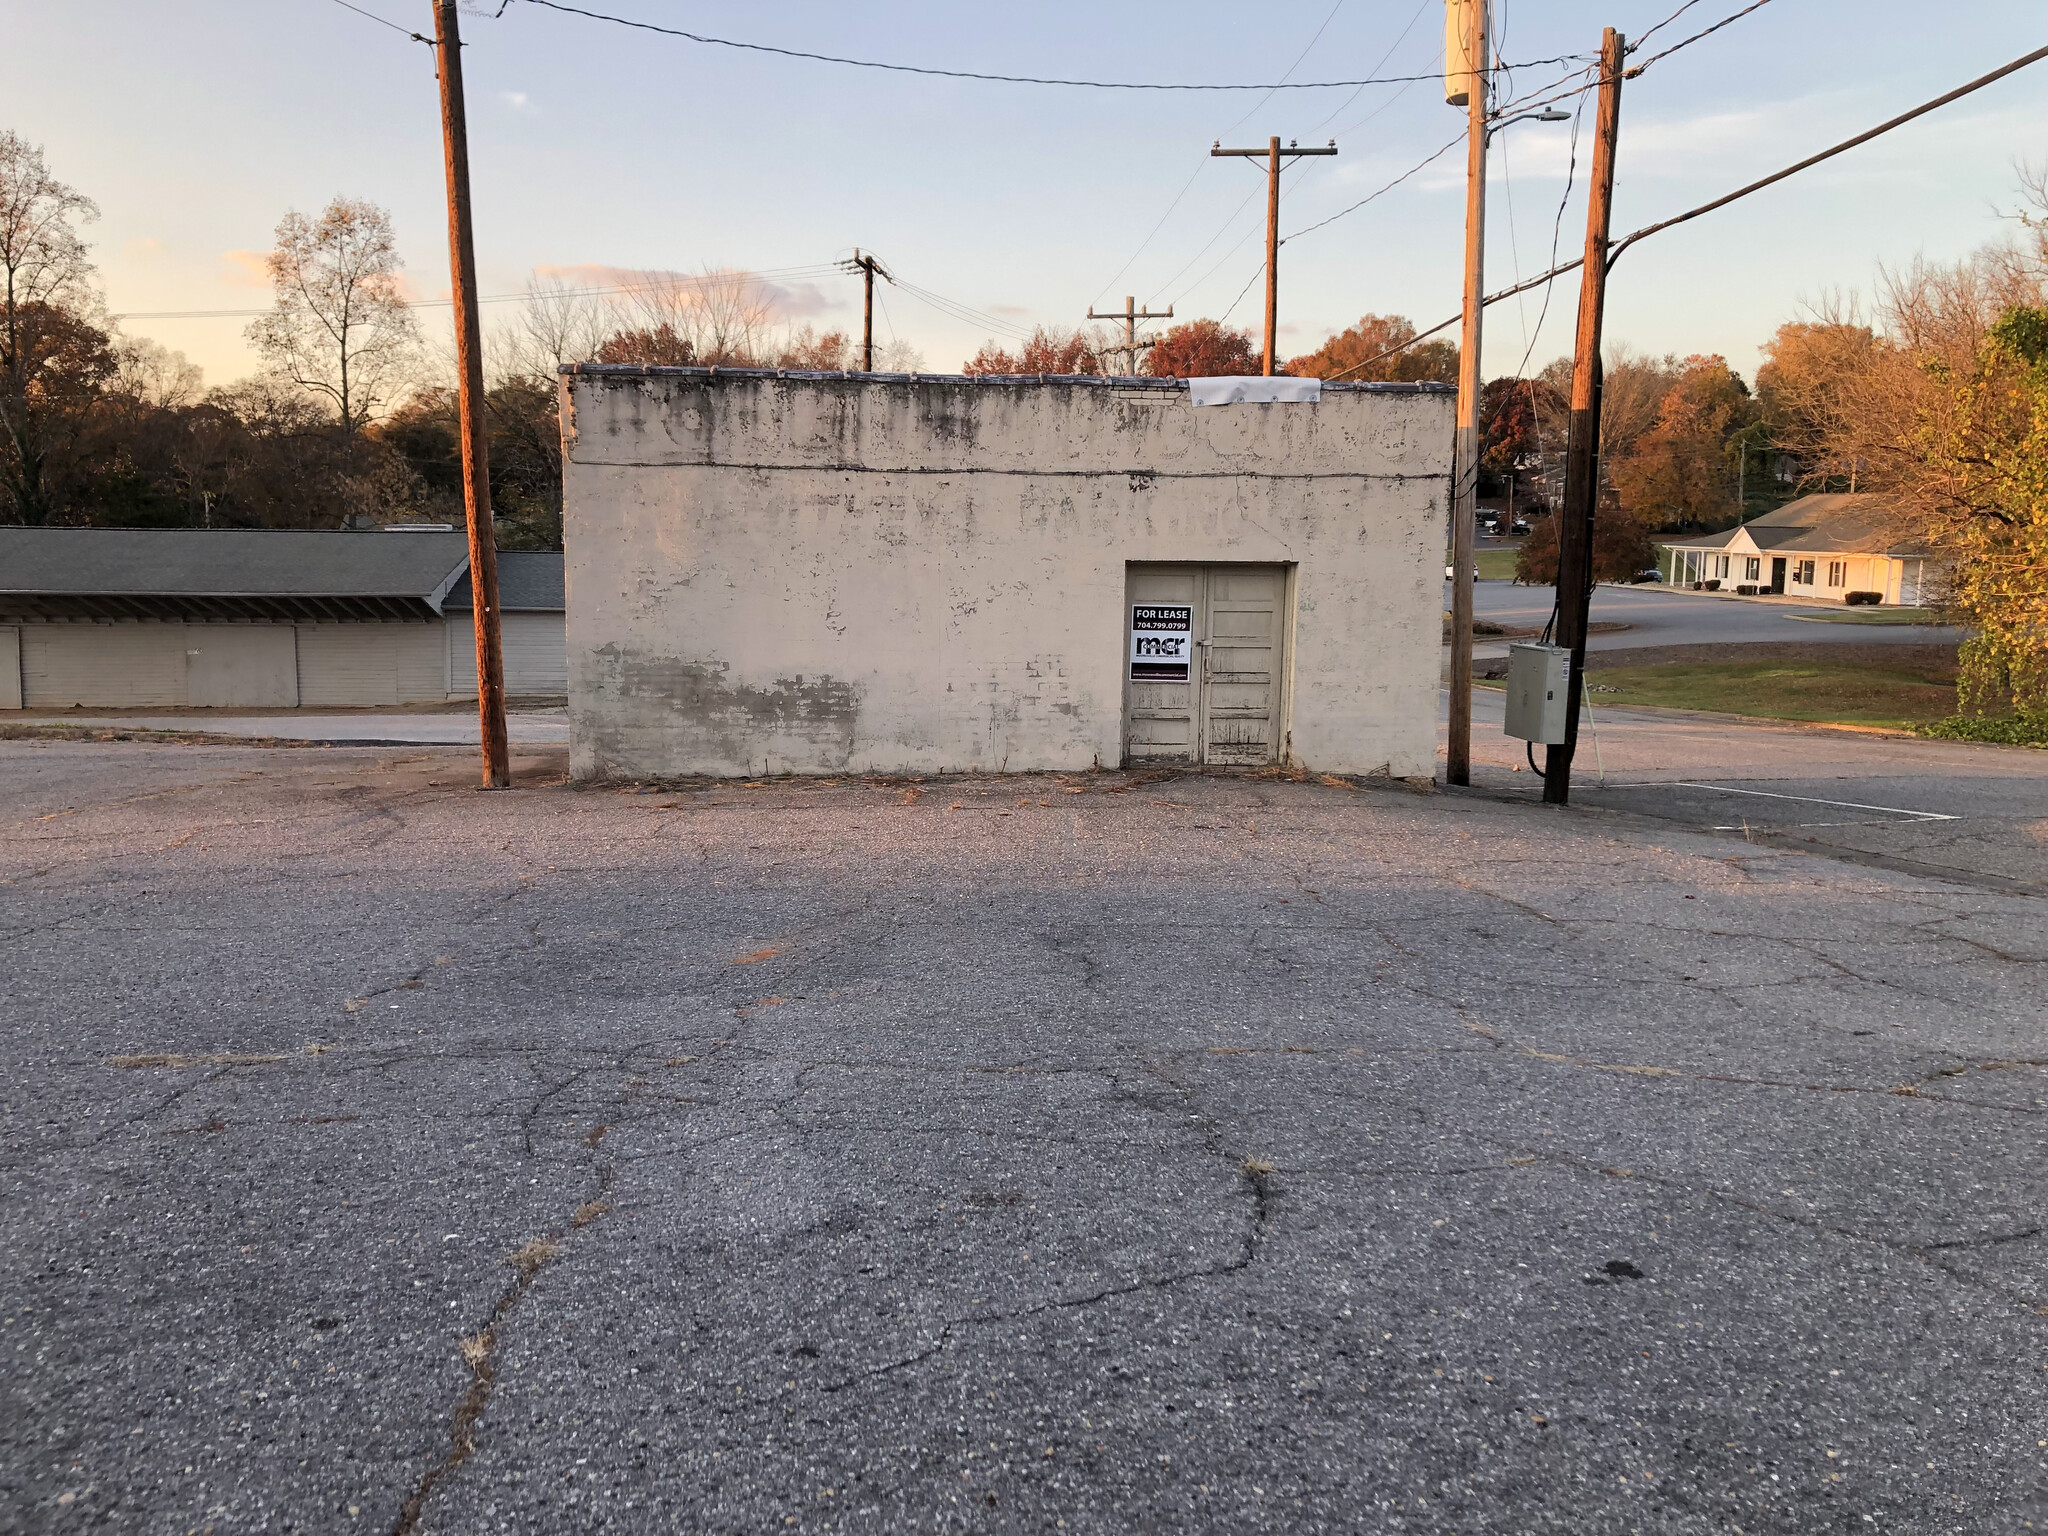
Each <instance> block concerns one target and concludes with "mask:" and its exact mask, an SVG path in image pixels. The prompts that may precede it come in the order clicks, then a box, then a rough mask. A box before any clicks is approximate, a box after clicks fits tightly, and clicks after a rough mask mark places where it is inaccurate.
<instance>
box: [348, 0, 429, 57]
mask: <svg viewBox="0 0 2048 1536" xmlns="http://www.w3.org/2000/svg"><path fill="white" fill-rule="evenodd" d="M334 3H335V4H336V5H338V6H340V7H341V8H342V9H343V10H344V11H354V12H355V13H356V14H357V15H358V16H362V17H366V18H368V19H369V20H371V21H374V22H376V23H377V25H378V26H380V27H389V28H390V29H391V30H392V31H394V32H397V33H399V34H400V35H402V36H405V37H409V38H411V39H412V40H413V41H414V42H416V43H425V44H426V45H427V46H428V47H429V48H431V47H433V46H434V40H433V39H432V38H431V37H422V36H421V35H420V34H419V33H417V32H415V31H413V30H412V29H411V28H409V27H402V26H400V25H399V24H398V23H397V22H395V21H392V20H390V19H388V18H386V17H383V16H379V15H378V14H377V13H376V12H375V11H366V10H364V9H363V8H362V7H361V6H360V5H350V4H349V3H348V0H334Z"/></svg>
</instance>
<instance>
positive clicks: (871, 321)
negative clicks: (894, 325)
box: [847, 246, 894, 373]
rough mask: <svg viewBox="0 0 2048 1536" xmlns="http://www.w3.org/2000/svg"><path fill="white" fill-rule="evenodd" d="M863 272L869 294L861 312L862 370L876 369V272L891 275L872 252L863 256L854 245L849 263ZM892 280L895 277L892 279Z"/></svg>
mask: <svg viewBox="0 0 2048 1536" xmlns="http://www.w3.org/2000/svg"><path fill="white" fill-rule="evenodd" d="M847 265H848V266H850V267H853V268H854V269H855V270H857V271H858V272H859V273H860V274H861V278H862V280H863V283H864V286H865V287H866V290H867V296H866V298H865V300H864V301H863V302H862V304H861V313H860V371H861V372H862V373H873V372H874V371H875V274H876V273H880V274H881V275H882V276H883V277H888V276H889V269H888V268H887V267H885V266H883V265H882V264H881V263H880V262H879V261H877V260H875V258H874V256H873V255H872V254H869V255H866V256H863V255H861V253H860V248H859V247H858V246H856V247H854V252H853V260H852V261H850V262H848V263H847ZM890 280H891V281H892V282H893V281H894V279H893V278H892V279H890Z"/></svg>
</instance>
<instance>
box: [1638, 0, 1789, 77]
mask: <svg viewBox="0 0 2048 1536" xmlns="http://www.w3.org/2000/svg"><path fill="white" fill-rule="evenodd" d="M1770 3H1771V0H1756V3H1755V4H1754V5H1745V6H1744V7H1743V8H1742V9H1741V10H1739V11H1737V12H1736V13H1735V14H1734V15H1733V16H1724V17H1722V18H1721V20H1719V21H1717V22H1715V23H1714V24H1713V25H1712V26H1711V27H1707V28H1705V29H1704V30H1702V31H1699V32H1695V33H1693V35H1692V36H1691V37H1688V38H1684V39H1682V40H1681V41H1679V42H1675V43H1673V44H1672V45H1671V46H1670V47H1669V48H1666V49H1665V50H1664V51H1663V52H1661V53H1653V54H1651V55H1650V56H1649V57H1648V58H1647V59H1645V60H1643V62H1642V63H1640V64H1638V65H1636V66H1635V67H1634V68H1633V69H1631V70H1629V71H1628V73H1627V74H1626V75H1625V76H1624V77H1623V78H1624V79H1629V80H1633V79H1634V78H1635V77H1636V76H1637V75H1640V74H1641V73H1642V72H1643V71H1644V70H1646V69H1648V68H1649V67H1650V66H1651V65H1652V64H1654V63H1656V62H1657V61H1658V60H1659V59H1668V58H1670V57H1671V55H1672V54H1674V53H1676V52H1678V50H1679V49H1681V48H1685V47H1689V46H1690V45H1692V44H1693V43H1696V42H1698V41H1699V40H1700V39H1701V38H1703V37H1708V36H1711V35H1712V34H1713V33H1716V32H1718V31H1720V30H1721V29H1722V28H1723V27H1725V26H1728V25H1729V24H1730V23H1732V22H1737V21H1740V20H1742V18H1743V17H1745V16H1747V15H1748V14H1749V13H1750V12H1751V11H1760V10H1762V9H1763V8H1764V7H1765V6H1767V5H1769V4H1770ZM1684 9H1685V7H1683V6H1681V7H1680V8H1679V11H1674V12H1673V13H1672V14H1671V16H1669V17H1666V18H1665V21H1661V22H1659V23H1658V24H1657V26H1663V25H1665V24H1666V22H1669V21H1672V20H1675V19H1677V16H1678V15H1679V13H1680V12H1682V11H1683V10H1684ZM1656 30H1657V28H1656V27H1652V28H1651V29H1650V31H1651V32H1654V31H1656ZM1648 36H1649V33H1648V32H1646V33H1644V34H1643V36H1642V37H1639V38H1637V39H1636V45H1635V47H1636V48H1640V47H1642V46H1643V41H1644V38H1647V37H1648ZM1629 52H1631V53H1634V52H1635V48H1631V49H1630V50H1629Z"/></svg>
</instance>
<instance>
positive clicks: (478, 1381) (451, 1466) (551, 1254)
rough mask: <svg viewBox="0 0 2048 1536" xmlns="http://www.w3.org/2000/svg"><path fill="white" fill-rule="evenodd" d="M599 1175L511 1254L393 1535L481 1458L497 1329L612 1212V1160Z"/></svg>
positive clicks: (589, 1142) (592, 1139) (411, 1524)
mask: <svg viewBox="0 0 2048 1536" xmlns="http://www.w3.org/2000/svg"><path fill="white" fill-rule="evenodd" d="M610 1129H611V1127H610V1126H609V1125H602V1124H601V1125H598V1126H596V1127H594V1128H593V1129H592V1130H591V1132H590V1134H589V1135H587V1136H586V1137H584V1139H583V1144H584V1145H585V1146H586V1147H588V1148H589V1149H590V1150H591V1152H592V1154H593V1156H595V1154H596V1153H597V1148H598V1143H599V1142H601V1141H603V1140H604V1135H605V1132H606V1131H608V1130H610ZM595 1167H596V1174H597V1188H596V1192H595V1193H594V1194H593V1195H592V1196H591V1198H590V1199H588V1200H586V1201H584V1202H583V1203H582V1204H581V1205H579V1206H578V1207H577V1208H576V1209H575V1210H574V1211H573V1212H572V1213H570V1215H569V1218H568V1220H566V1221H565V1222H563V1223H561V1224H560V1225H559V1226H557V1227H555V1228H554V1229H553V1230H552V1231H550V1232H548V1233H546V1234H545V1235H543V1236H541V1237H537V1238H534V1239H532V1240H531V1241H529V1242H528V1243H526V1244H525V1245H524V1246H522V1247H521V1248H519V1249H518V1250H516V1251H515V1252H514V1253H512V1254H511V1255H509V1256H508V1258H507V1259H506V1262H507V1263H508V1264H510V1265H511V1267H512V1283H511V1284H510V1285H508V1286H506V1287H505V1289H504V1290H503V1291H502V1292H500V1293H499V1296H498V1300H497V1303H496V1304H495V1305H494V1306H493V1307H492V1308H491V1311H490V1315H489V1316H488V1317H487V1318H485V1319H484V1324H483V1326H482V1327H481V1328H479V1329H478V1330H477V1331H476V1332H475V1333H473V1334H470V1335H469V1336H468V1337H466V1338H464V1339H463V1341H462V1358H463V1360H464V1362H465V1363H466V1364H467V1365H468V1366H469V1369H470V1382H469V1386H468V1388H467V1389H466V1390H465V1391H464V1392H463V1394H462V1396H461V1398H460V1399H459V1400H458V1401H457V1402H456V1405H455V1413H454V1416H453V1419H452V1420H451V1422H450V1425H449V1437H448V1442H449V1443H448V1450H447V1452H446V1453H445V1454H444V1455H442V1456H441V1457H440V1458H439V1459H438V1460H436V1461H435V1462H433V1463H432V1464H431V1465H429V1466H428V1467H427V1469H426V1470H425V1471H424V1472H422V1473H421V1474H420V1476H419V1480H418V1481H417V1482H415V1483H414V1484H413V1486H412V1489H411V1491H410V1492H409V1493H407V1494H406V1496H405V1500H404V1502H403V1503H401V1504H400V1505H399V1509H398V1519H397V1521H396V1523H394V1524H393V1525H392V1527H391V1536H411V1533H412V1532H413V1531H415V1530H417V1529H418V1527H419V1522H420V1515H421V1514H422V1513H423V1512H424V1510H425V1508H426V1502H427V1498H428V1496H429V1495H431V1494H432V1493H433V1491H434V1489H435V1488H436V1487H438V1486H439V1485H440V1484H441V1483H442V1482H444V1481H445V1480H446V1479H448V1478H449V1477H452V1476H453V1475H454V1474H455V1473H456V1472H458V1471H460V1470H461V1468H462V1465H463V1463H464V1462H466V1461H468V1460H469V1458H470V1457H471V1456H473V1455H474V1454H476V1428H477V1424H478V1423H479V1422H480V1421H481V1420H482V1418H483V1416H484V1410H485V1409H487V1408H488V1407H489V1406H490V1403H491V1394H492V1393H493V1392H494V1391H495V1390H496V1388H497V1384H498V1346H499V1339H498V1330H499V1328H500V1327H501V1326H502V1325H503V1324H504V1322H505V1319H506V1318H508V1317H509V1316H511V1314H512V1312H513V1310H514V1309H515V1308H516V1307H517V1306H518V1305H519V1303H520V1302H522V1301H524V1300H525V1299H526V1295H527V1293H528V1292H529V1291H531V1290H532V1289H533V1283H534V1281H535V1280H536V1279H537V1278H539V1276H540V1274H541V1271H543V1270H544V1269H546V1268H547V1267H548V1266H549V1265H550V1264H553V1263H554V1262H555V1261H556V1260H558V1259H560V1258H561V1256H562V1254H563V1252H564V1251H565V1249H566V1247H567V1244H568V1241H569V1239H570V1238H571V1237H573V1236H574V1235H575V1234H576V1233H577V1232H580V1231H582V1230H583V1229H584V1228H585V1227H587V1226H589V1225H590V1224H591V1223H592V1222H594V1221H596V1220H598V1219H599V1218H600V1217H602V1216H604V1215H605V1214H606V1213H607V1212H608V1211H610V1210H611V1208H612V1207H611V1198H610V1197H611V1192H612V1182H613V1177H614V1175H613V1170H612V1165H611V1163H610V1162H609V1161H604V1160H599V1161H597V1162H596V1164H595Z"/></svg>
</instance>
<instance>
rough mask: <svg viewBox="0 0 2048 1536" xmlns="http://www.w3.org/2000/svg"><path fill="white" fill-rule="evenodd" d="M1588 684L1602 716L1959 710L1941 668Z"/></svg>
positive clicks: (1706, 671) (1707, 669) (1703, 673)
mask: <svg viewBox="0 0 2048 1536" xmlns="http://www.w3.org/2000/svg"><path fill="white" fill-rule="evenodd" d="M1586 680H1587V686H1588V689H1589V691H1590V692H1591V694H1592V699H1593V708H1594V709H1595V710H1596V711H1597V710H1598V709H1599V708H1600V707H1601V706H1602V705H1612V706H1621V705H1629V704H1647V705H1650V706H1652V707H1653V708H1657V709H1704V710H1713V711H1715V712H1717V713H1720V714H1729V715H1760V716H1762V717H1764V718H1766V719H1772V720H1822V721H1838V722H1840V723H1842V724H1845V725H1899V726H1908V725H1921V724H1926V723H1928V722H1931V721H1935V720H1943V719H1946V718H1947V717H1949V716H1950V715H1952V714H1954V713H1955V708H1956V681H1955V668H1954V666H1953V665H1952V664H1941V663H1932V664H1930V663H1925V662H1906V663H1902V664H1899V665H1894V666H1882V665H1879V666H1872V665H1867V664H1864V665H1859V664H1857V663H1855V662H1842V661H1803V660H1802V661H1724V662H1704V663H1699V664H1696V665H1691V666H1684V665H1680V666H1662V667H1598V668H1594V669H1591V670H1589V671H1588V672H1587V673H1586ZM1494 686H1496V687H1498V686H1500V685H1499V684H1495V685H1494Z"/></svg>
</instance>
